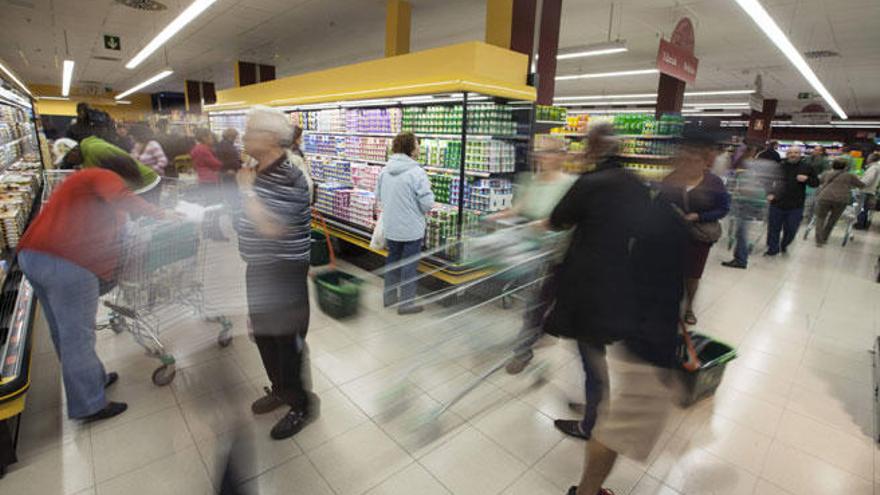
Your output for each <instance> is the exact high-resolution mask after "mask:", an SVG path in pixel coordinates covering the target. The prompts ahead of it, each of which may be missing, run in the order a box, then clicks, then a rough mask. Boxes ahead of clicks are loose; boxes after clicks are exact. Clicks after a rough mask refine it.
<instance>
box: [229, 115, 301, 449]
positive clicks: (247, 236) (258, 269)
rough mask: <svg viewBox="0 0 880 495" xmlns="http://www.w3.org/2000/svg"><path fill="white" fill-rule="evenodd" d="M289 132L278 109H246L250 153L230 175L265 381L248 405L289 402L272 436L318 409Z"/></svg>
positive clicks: (284, 434) (266, 408)
mask: <svg viewBox="0 0 880 495" xmlns="http://www.w3.org/2000/svg"><path fill="white" fill-rule="evenodd" d="M292 136H293V126H292V125H291V124H290V121H289V120H288V118H287V116H286V115H284V114H283V113H282V112H280V111H278V110H274V109H270V108H267V107H255V108H254V109H252V110H251V112H250V113H249V114H248V119H247V125H246V130H245V133H244V136H243V138H242V140H243V143H244V147H245V151H246V153H247V154H248V155H249V156H250V157H251V158H252V160H251V163H250V164H249V165H248V166H245V167H243V168H242V169H241V170H240V171H239V172H238V176H237V180H238V185H239V188H240V190H241V196H242V205H241V206H242V214H241V216H240V218H239V220H238V226H237V230H238V242H239V251H240V252H241V257H242V259H244V261H245V262H246V263H247V273H246V282H247V297H248V313H249V316H250V321H251V327H252V329H253V334H254V341H255V342H256V344H257V347H258V348H259V350H260V356H261V358H262V360H263V366H264V367H265V368H266V374H267V375H268V376H269V380H270V381H271V383H272V387H271V388H269V387H266V395H265V396H264V397H261V398H260V399H258V400H257V401H255V402H254V403H253V404H252V406H251V410H252V411H253V412H254V414H266V413H269V412H271V411H274V410H276V409H278V408H279V407H282V406H285V405H286V406H288V407H290V411H289V412H288V413H287V414H286V415H284V417H282V418H281V419H280V420H279V421H278V423H277V424H276V425H275V426H274V427H273V428H272V431H271V436H272V438H274V439H276V440H281V439H284V438H289V437H291V436H293V435H295V434H296V433H297V432H299V431H300V430H301V429H302V428H303V427H304V426H305V425H306V424H307V423H308V421H309V420H310V418H311V417H312V416H313V413H314V412H315V411H316V408H317V403H316V400H315V399H316V397H314V395H313V394H311V392H309V391H308V390H307V386H306V381H307V372H308V370H307V369H306V365H305V363H304V361H305V357H306V353H307V350H306V346H305V338H306V333H307V331H308V328H309V293H308V286H307V283H306V278H307V276H308V272H309V253H310V247H311V240H310V229H311V220H312V219H311V212H310V210H309V186H308V181H307V179H306V176H305V174H304V173H303V171H302V170H300V169H299V168H298V167H297V166H295V165H294V164H293V163H292V162H291V160H290V158H289V157H288V155H287V153H286V152H285V151H286V149H287V148H288V147H289V146H290V144H291V139H292Z"/></svg>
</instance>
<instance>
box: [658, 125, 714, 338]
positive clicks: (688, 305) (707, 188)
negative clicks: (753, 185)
mask: <svg viewBox="0 0 880 495" xmlns="http://www.w3.org/2000/svg"><path fill="white" fill-rule="evenodd" d="M717 154H718V148H717V142H716V141H715V139H714V137H713V136H712V135H711V134H708V133H706V132H703V131H690V132H685V135H684V141H683V142H682V143H681V145H680V146H679V151H678V153H677V155H676V159H675V160H676V163H675V170H674V171H673V172H672V173H671V174H669V175H667V176H666V178H665V179H663V183H662V184H661V188H660V189H661V195H662V196H663V198H664V199H665V200H666V201H668V202H669V203H671V204H674V205H675V206H676V207H678V208H679V209H680V210H681V211H682V213H683V214H684V219H685V220H686V221H688V222H690V223H692V224H694V225H700V224H702V226H704V227H705V228H706V229H707V230H708V229H709V228H712V227H714V228H715V232H717V234H718V237H720V236H721V225H720V224H719V223H718V221H719V220H721V219H722V218H724V217H725V216H726V215H727V213H728V212H729V211H730V194H728V193H727V190H726V189H725V188H724V183H723V182H722V181H721V178H720V177H718V176H717V175H715V174H713V173H712V172H710V171H709V168H710V167H712V164H713V163H715V157H716V155H717ZM717 240H718V238H715V239H705V238H704V239H697V238H692V239H691V240H690V242H689V243H688V245H687V249H685V280H686V287H687V298H686V299H685V310H684V321H685V323H687V324H688V325H695V324H696V323H697V316H696V315H695V314H694V299H695V298H696V296H697V290H698V289H699V287H700V279H701V278H702V276H703V269H704V268H705V267H706V260H707V259H709V251H710V250H711V249H712V245H713V244H714V243H715V241H717Z"/></svg>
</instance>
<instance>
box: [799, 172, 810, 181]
mask: <svg viewBox="0 0 880 495" xmlns="http://www.w3.org/2000/svg"><path fill="white" fill-rule="evenodd" d="M807 179H809V176H806V175H804V174H798V175H797V181H798V182H806V181H807Z"/></svg>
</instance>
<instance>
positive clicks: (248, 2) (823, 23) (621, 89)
mask: <svg viewBox="0 0 880 495" xmlns="http://www.w3.org/2000/svg"><path fill="white" fill-rule="evenodd" d="M162 2H163V3H165V4H166V5H167V6H168V9H167V10H165V11H162V12H144V11H139V10H135V9H132V8H130V7H126V6H123V5H120V4H118V3H116V2H114V1H113V0H0V12H2V15H0V59H2V60H5V61H7V62H8V63H9V65H11V66H12V68H13V70H15V71H17V72H18V73H19V74H20V75H21V76H22V78H24V79H25V80H26V81H28V82H31V83H43V84H60V79H61V61H62V60H63V59H65V58H73V59H74V60H76V62H77V65H76V72H75V79H74V87H75V88H76V89H78V90H83V89H84V88H87V87H112V88H113V89H114V90H123V89H127V88H128V87H130V86H132V85H134V84H136V83H138V82H140V81H142V80H144V79H146V78H147V77H149V76H151V75H153V74H155V73H156V72H158V71H159V70H160V69H162V68H164V67H166V66H170V67H172V68H173V69H174V70H175V74H174V76H172V77H171V78H169V79H167V80H165V81H163V83H161V85H157V86H155V87H153V88H151V89H152V90H154V91H157V90H174V91H181V90H182V87H183V84H182V81H183V79H197V80H208V81H214V82H215V83H216V84H217V87H218V88H219V89H223V88H227V87H231V86H232V85H233V82H232V77H233V76H232V74H233V71H232V67H233V64H234V62H235V61H236V60H247V61H252V62H260V63H268V64H274V65H275V66H276V67H277V74H278V76H286V75H292V74H299V73H304V72H308V71H312V70H317V69H323V68H329V67H334V66H339V65H343V64H348V63H353V62H358V61H363V60H369V59H374V58H379V57H381V56H382V55H383V51H384V23H385V11H384V6H385V1H384V0H219V1H218V2H217V3H216V4H214V5H213V6H211V7H210V8H209V9H208V10H207V11H206V12H205V13H204V14H203V15H202V16H200V17H199V18H197V19H196V20H195V21H194V22H192V23H191V24H190V25H188V26H187V27H186V28H184V29H183V30H182V31H181V32H180V33H178V34H177V35H176V36H175V37H174V38H172V39H171V40H170V41H169V42H168V43H167V44H166V48H165V49H160V50H159V51H157V52H156V53H154V54H153V55H152V56H150V57H149V58H148V59H147V61H146V62H144V63H143V64H142V65H141V66H140V67H138V68H137V69H136V70H133V71H130V70H127V69H125V68H124V64H125V62H126V61H127V60H128V59H130V58H131V57H132V56H133V55H134V54H135V53H136V52H137V51H138V50H139V49H140V48H141V47H143V46H144V45H145V44H146V43H147V42H148V41H149V40H150V39H151V38H152V37H153V36H155V34H156V33H157V32H158V31H159V30H161V29H162V28H163V27H164V26H165V25H166V24H167V23H168V22H170V20H171V19H172V18H174V17H175V16H176V15H177V13H179V12H180V11H181V10H182V9H183V8H185V7H186V6H187V5H189V3H190V2H191V0H162ZM411 3H412V5H413V14H412V43H411V49H412V50H413V51H416V50H423V49H427V48H432V47H436V46H442V45H447V44H452V43H457V42H462V41H468V40H475V39H483V36H484V19H485V1H484V0H411ZM762 3H763V4H764V5H765V7H766V8H767V9H768V11H769V12H770V14H771V15H772V16H773V17H774V19H776V21H777V23H778V24H779V25H780V27H782V29H783V30H784V31H785V32H786V33H787V34H788V36H789V37H790V39H791V40H792V42H793V43H794V45H795V46H796V47H797V48H798V49H799V50H801V51H802V52H806V51H812V50H830V51H833V52H837V53H839V55H840V56H837V57H831V58H822V59H811V60H809V63H810V65H811V67H813V69H814V71H815V72H816V73H817V74H818V76H819V78H820V79H821V80H822V81H823V82H824V83H825V85H826V86H827V87H828V89H829V90H830V91H831V93H832V94H833V95H834V96H835V98H837V100H838V102H839V103H840V104H841V105H842V106H843V108H844V109H845V110H846V111H847V113H849V114H850V115H851V116H860V115H862V116H864V115H880V84H878V83H877V81H878V80H880V50H878V47H880V4H878V0H763V1H762ZM611 6H612V2H610V1H599V0H564V1H563V16H562V28H561V33H560V47H568V46H574V45H583V44H587V43H594V42H601V41H606V40H607V39H609V32H608V31H609V19H611V23H610V24H611V33H610V38H611V39H617V38H620V39H623V40H626V43H627V47H628V48H629V51H628V52H626V53H621V54H616V55H609V56H602V57H592V58H586V59H579V60H570V61H562V62H560V64H559V67H558V74H560V75H564V74H573V73H578V72H607V71H614V70H627V69H640V68H651V67H653V65H654V60H655V58H656V53H657V43H658V39H659V38H660V37H661V36H664V35H665V36H667V37H668V35H669V33H670V31H671V30H672V29H673V27H674V26H675V23H676V21H677V20H678V19H679V18H680V17H682V16H688V17H690V18H691V19H692V20H693V22H694V25H695V28H696V55H697V57H699V59H700V66H699V72H698V77H697V83H696V84H695V85H694V86H693V87H689V89H697V90H700V89H702V90H712V89H740V88H746V87H750V86H751V85H752V84H753V83H754V80H755V77H756V76H757V75H759V74H760V75H761V76H762V78H763V81H764V95H765V96H766V97H771V98H779V99H780V105H781V109H782V110H783V111H792V110H797V109H800V108H801V107H803V106H804V105H805V104H806V103H808V102H806V101H804V100H798V99H797V95H798V93H800V92H809V91H812V88H810V87H809V85H808V84H807V83H806V81H805V80H804V79H803V78H802V77H801V76H800V74H799V73H797V71H796V70H795V69H794V68H793V67H791V65H790V64H789V63H788V61H787V60H786V59H785V57H784V56H783V55H782V54H781V53H780V52H779V51H778V50H777V49H776V48H775V46H773V45H772V43H771V42H770V41H769V40H768V39H767V38H766V37H765V36H764V35H763V33H762V32H761V31H760V30H759V29H758V28H757V26H755V25H754V24H753V23H752V21H751V19H750V18H748V17H747V16H746V15H745V14H744V13H743V12H742V11H741V9H740V8H739V7H738V6H737V5H736V3H735V2H734V1H733V0H616V1H614V2H613V6H614V16H613V19H612V18H611V17H610V12H611ZM103 34H113V35H118V36H120V37H121V45H122V50H121V51H118V52H117V51H109V50H105V49H104V48H103V38H102V35H103ZM107 58H110V59H111V60H107ZM112 59H116V60H112ZM656 87H657V76H656V75H647V76H635V77H629V78H609V79H589V80H577V81H560V82H559V83H558V84H557V92H556V93H557V95H560V96H561V95H583V94H602V93H608V94H610V93H628V92H633V93H644V92H654V91H655V90H656Z"/></svg>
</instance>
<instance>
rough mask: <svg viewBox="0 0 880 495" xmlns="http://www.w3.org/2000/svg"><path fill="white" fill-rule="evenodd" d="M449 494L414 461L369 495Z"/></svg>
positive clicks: (368, 493) (369, 492)
mask: <svg viewBox="0 0 880 495" xmlns="http://www.w3.org/2000/svg"><path fill="white" fill-rule="evenodd" d="M414 493H418V494H419V495H449V493H450V492H449V490H447V489H446V488H445V487H444V486H443V485H442V484H440V482H439V481H437V480H436V479H435V478H434V477H433V476H431V473H429V472H428V471H427V470H425V468H423V467H422V466H421V465H419V464H416V463H413V464H410V465H409V467H407V468H406V469H404V470H403V471H400V472H399V473H397V474H395V475H393V476H391V477H390V478H388V479H387V480H385V481H384V482H382V484H381V485H379V486H377V487H376V488H373V489H372V490H370V491H368V492H367V495H411V494H414Z"/></svg>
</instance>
